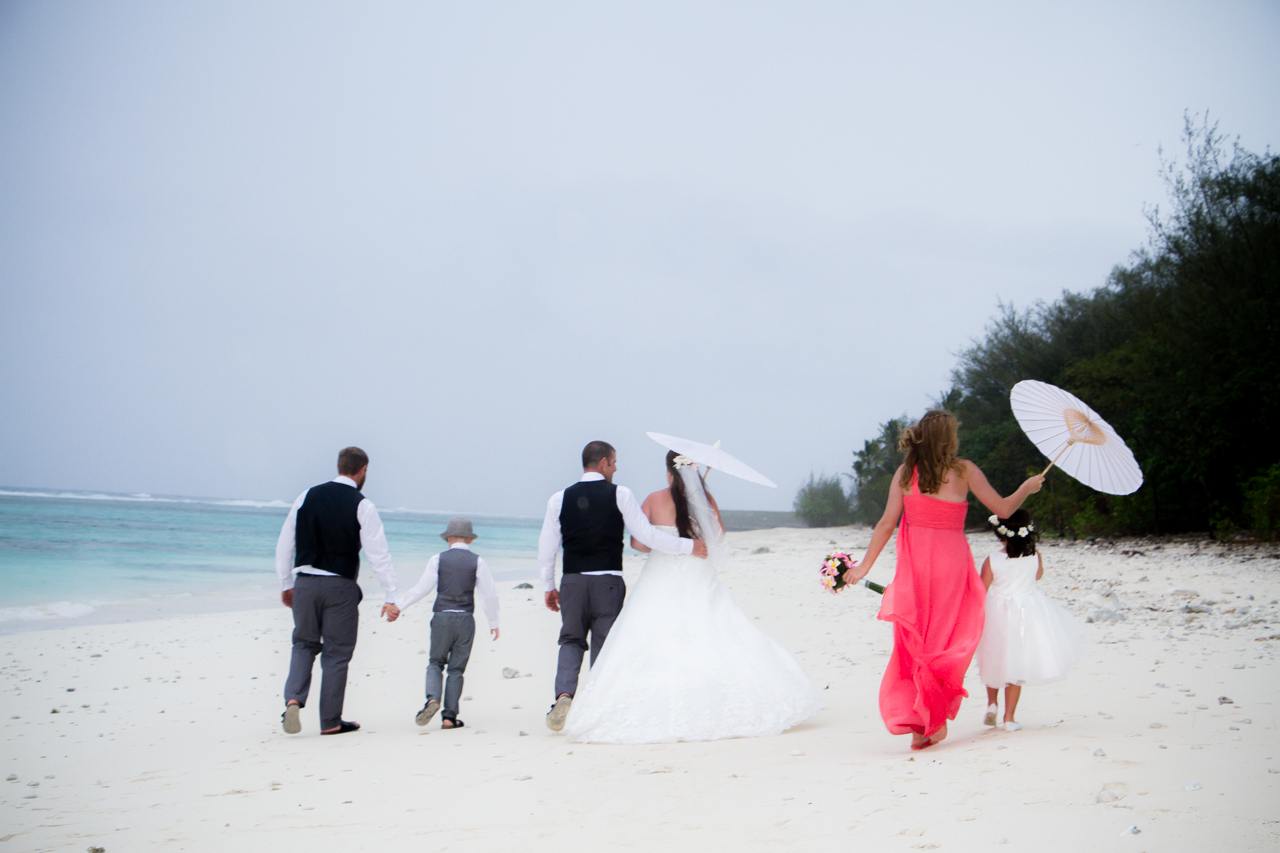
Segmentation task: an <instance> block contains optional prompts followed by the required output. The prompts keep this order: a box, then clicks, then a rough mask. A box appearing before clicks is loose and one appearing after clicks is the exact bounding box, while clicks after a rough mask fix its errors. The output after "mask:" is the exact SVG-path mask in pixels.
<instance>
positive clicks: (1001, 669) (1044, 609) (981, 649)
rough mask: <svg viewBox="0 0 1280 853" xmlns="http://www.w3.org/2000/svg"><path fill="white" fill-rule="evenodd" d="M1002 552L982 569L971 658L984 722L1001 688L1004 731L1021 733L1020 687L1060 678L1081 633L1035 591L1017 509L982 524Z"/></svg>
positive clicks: (1039, 570) (1032, 537)
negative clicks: (982, 605)
mask: <svg viewBox="0 0 1280 853" xmlns="http://www.w3.org/2000/svg"><path fill="white" fill-rule="evenodd" d="M988 520H989V521H990V522H991V526H992V527H993V528H994V529H995V534H996V536H997V537H999V539H1000V541H1001V542H1003V543H1004V547H1003V548H1002V549H1001V550H999V551H996V552H994V553H992V554H991V556H989V557H987V559H986V561H985V562H984V563H983V564H982V583H983V584H984V585H985V586H986V587H987V613H986V616H987V619H986V626H985V627H984V628H983V632H982V640H981V642H979V643H978V651H977V654H976V657H977V660H978V674H979V675H980V677H981V678H982V683H983V684H985V685H986V686H987V713H986V718H985V720H984V722H985V723H986V724H987V725H988V726H994V725H995V724H996V713H997V712H998V711H999V708H998V707H997V706H996V702H997V699H998V698H999V695H1000V688H1001V687H1004V729H1005V731H1007V732H1016V731H1017V730H1018V729H1020V728H1022V725H1021V724H1020V723H1017V722H1014V719H1013V717H1014V712H1015V711H1016V710H1017V708H1018V699H1019V698H1020V697H1021V695H1022V687H1023V685H1026V684H1045V683H1047V682H1050V681H1055V680H1057V679H1059V678H1062V676H1063V675H1065V674H1066V671H1067V668H1068V667H1070V666H1071V665H1072V664H1073V663H1075V662H1076V661H1077V660H1079V659H1080V655H1081V653H1082V652H1083V651H1084V644H1085V640H1086V630H1085V627H1084V625H1082V624H1081V623H1080V622H1079V621H1078V620H1077V619H1076V618H1075V617H1073V616H1072V615H1071V614H1070V613H1068V612H1067V610H1066V608H1064V607H1063V606H1062V605H1061V604H1058V603H1057V602H1056V601H1053V600H1051V599H1050V598H1049V597H1048V596H1046V595H1045V594H1044V593H1043V592H1041V591H1040V590H1039V589H1037V588H1036V581H1038V580H1040V578H1041V577H1042V576H1043V575H1044V561H1043V560H1041V558H1040V555H1039V554H1037V553H1036V539H1037V538H1038V536H1037V535H1036V527H1035V524H1033V523H1032V521H1031V514H1030V513H1028V512H1027V511H1026V510H1025V509H1019V510H1017V511H1016V512H1014V513H1013V514H1012V515H1011V516H1009V517H1008V518H998V517H997V516H994V515H993V516H991V518H990V519H988Z"/></svg>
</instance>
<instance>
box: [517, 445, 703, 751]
mask: <svg viewBox="0 0 1280 853" xmlns="http://www.w3.org/2000/svg"><path fill="white" fill-rule="evenodd" d="M617 470H618V454H617V451H615V450H614V449H613V447H612V446H611V445H609V444H608V443H607V442H604V441H593V442H591V443H590V444H588V445H587V446H586V447H584V448H583V449H582V472H583V473H582V479H581V480H579V481H578V482H576V483H574V484H573V485H572V486H570V487H569V488H567V489H565V490H564V491H561V492H556V493H555V494H554V495H552V496H551V499H550V500H549V501H547V515H546V518H545V519H543V522H542V533H541V535H539V537H538V568H539V570H540V571H541V572H542V588H543V590H545V596H546V603H547V609H548V610H550V611H552V612H553V613H554V612H557V611H558V612H559V613H560V658H559V662H558V664H557V667H556V701H555V704H554V705H552V706H551V711H550V713H548V714H547V728H549V729H551V730H552V731H553V732H558V731H560V730H561V729H563V728H564V721H565V718H566V717H568V716H569V706H570V705H571V704H572V703H573V694H574V693H575V692H576V691H577V689H578V672H579V671H580V670H581V669H582V654H583V652H585V651H586V650H587V635H588V634H590V635H591V645H590V647H591V662H592V663H593V664H594V663H595V661H596V656H597V655H599V654H600V649H601V647H602V646H603V645H604V641H605V638H606V637H608V636H609V629H610V628H611V627H613V621H614V620H615V619H617V618H618V613H619V611H621V610H622V600H623V598H624V597H625V596H626V593H627V586H626V584H625V583H623V581H622V538H623V528H624V527H625V528H626V529H627V530H630V531H631V535H632V536H634V537H635V538H636V539H638V540H640V541H641V542H643V543H644V544H645V545H648V546H649V547H650V548H652V549H653V550H655V551H663V552H665V553H667V554H693V556H695V557H703V558H705V557H706V556H707V546H706V544H705V543H704V542H702V540H700V539H681V538H679V537H677V536H673V535H671V534H670V533H665V532H663V531H661V530H658V529H657V528H655V527H654V526H653V525H652V524H650V523H649V519H647V518H645V515H644V513H643V512H641V511H640V505H639V504H638V503H636V498H635V495H633V494H632V493H631V490H630V489H628V488H627V487H626V486H616V485H614V483H613V475H614V473H615V472H616V471H617ZM562 543H563V545H564V565H563V577H562V578H561V580H560V589H559V590H558V591H557V589H556V553H557V552H558V551H559V550H560V546H561V544H562Z"/></svg>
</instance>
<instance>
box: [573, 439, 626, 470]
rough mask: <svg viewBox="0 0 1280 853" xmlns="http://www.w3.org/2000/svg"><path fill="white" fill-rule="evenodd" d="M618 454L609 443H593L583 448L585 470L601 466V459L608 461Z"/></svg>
mask: <svg viewBox="0 0 1280 853" xmlns="http://www.w3.org/2000/svg"><path fill="white" fill-rule="evenodd" d="M617 453H618V451H616V450H614V449H613V445H612V444H610V443H609V442H607V441H592V442H590V443H588V444H587V446H586V447H584V448H582V467H583V469H584V470H585V469H587V468H594V467H596V466H597V465H599V464H600V460H601V459H608V458H610V457H611V456H615V455H617Z"/></svg>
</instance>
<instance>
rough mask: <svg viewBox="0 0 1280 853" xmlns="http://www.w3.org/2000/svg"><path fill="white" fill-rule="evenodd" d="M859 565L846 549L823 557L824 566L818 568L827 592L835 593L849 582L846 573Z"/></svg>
mask: <svg viewBox="0 0 1280 853" xmlns="http://www.w3.org/2000/svg"><path fill="white" fill-rule="evenodd" d="M856 565H858V564H857V563H855V562H854V561H853V558H852V557H850V556H849V555H848V554H846V553H845V552H844V551H836V552H835V553H834V554H828V555H827V556H825V557H823V558H822V568H821V569H819V570H818V572H819V574H820V576H821V579H822V585H823V586H824V587H825V588H826V590H827V592H829V593H831V594H832V595H835V594H836V593H837V592H839V591H840V590H842V589H844V588H845V587H846V586H848V584H846V583H845V581H844V573H845V572H847V571H848V570H849V569H852V568H853V567H854V566H856Z"/></svg>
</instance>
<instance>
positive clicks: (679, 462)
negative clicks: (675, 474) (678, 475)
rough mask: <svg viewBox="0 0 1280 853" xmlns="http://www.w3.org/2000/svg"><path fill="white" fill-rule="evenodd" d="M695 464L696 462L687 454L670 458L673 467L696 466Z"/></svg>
mask: <svg viewBox="0 0 1280 853" xmlns="http://www.w3.org/2000/svg"><path fill="white" fill-rule="evenodd" d="M697 464H698V463H697V462H694V461H693V460H692V459H690V458H689V457H688V456H677V457H676V458H675V459H672V460H671V465H672V467H675V468H689V467H693V466H696V465H697Z"/></svg>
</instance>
